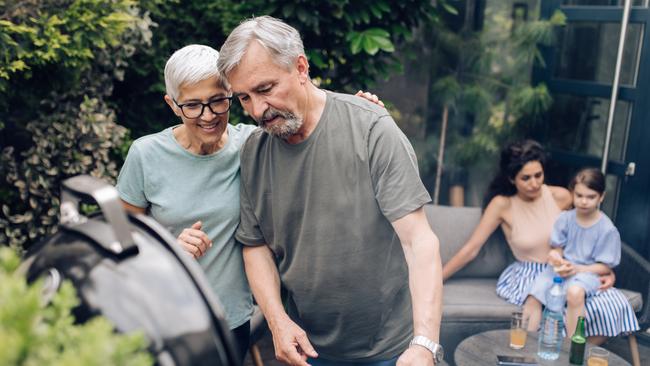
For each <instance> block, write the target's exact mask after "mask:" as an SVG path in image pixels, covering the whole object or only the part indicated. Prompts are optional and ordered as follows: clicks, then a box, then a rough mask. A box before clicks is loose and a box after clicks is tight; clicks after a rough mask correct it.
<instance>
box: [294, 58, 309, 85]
mask: <svg viewBox="0 0 650 366" xmlns="http://www.w3.org/2000/svg"><path fill="white" fill-rule="evenodd" d="M296 70H297V71H298V78H299V79H300V83H301V84H304V83H305V82H306V81H308V80H309V61H307V56H305V55H300V56H298V59H297V60H296Z"/></svg>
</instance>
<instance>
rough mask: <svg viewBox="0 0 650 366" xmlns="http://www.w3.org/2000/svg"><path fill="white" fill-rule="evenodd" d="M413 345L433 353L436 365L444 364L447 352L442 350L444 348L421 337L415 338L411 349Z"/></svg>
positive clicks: (410, 344) (411, 343)
mask: <svg viewBox="0 0 650 366" xmlns="http://www.w3.org/2000/svg"><path fill="white" fill-rule="evenodd" d="M413 345H417V346H422V347H424V348H426V349H428V350H429V351H431V353H432V354H433V363H434V364H435V365H437V364H439V363H440V362H442V359H443V357H444V355H445V352H444V350H443V349H442V346H441V345H439V344H438V343H436V342H434V341H432V340H430V339H429V338H427V337H425V336H421V335H419V336H415V337H414V338H413V339H412V340H411V342H410V343H409V347H410V346H413Z"/></svg>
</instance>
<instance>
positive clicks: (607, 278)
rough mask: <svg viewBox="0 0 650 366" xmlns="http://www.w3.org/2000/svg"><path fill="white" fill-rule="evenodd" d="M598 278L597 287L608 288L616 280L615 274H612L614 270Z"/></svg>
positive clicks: (600, 288)
mask: <svg viewBox="0 0 650 366" xmlns="http://www.w3.org/2000/svg"><path fill="white" fill-rule="evenodd" d="M599 279H600V287H599V288H598V289H599V290H608V289H610V288H611V287H612V286H614V282H616V275H615V274H614V271H611V272H609V274H606V275H602V276H600V277H599Z"/></svg>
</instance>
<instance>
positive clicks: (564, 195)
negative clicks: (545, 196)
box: [548, 186, 573, 210]
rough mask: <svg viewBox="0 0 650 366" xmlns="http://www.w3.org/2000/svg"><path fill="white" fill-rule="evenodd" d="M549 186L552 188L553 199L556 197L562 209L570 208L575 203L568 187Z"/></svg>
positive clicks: (556, 201)
mask: <svg viewBox="0 0 650 366" xmlns="http://www.w3.org/2000/svg"><path fill="white" fill-rule="evenodd" d="M548 188H549V189H550V190H551V194H552V195H553V199H555V203H557V206H558V207H559V208H560V209H562V210H568V209H570V208H571V206H572V205H573V197H572V196H571V192H570V191H569V190H568V189H566V188H564V187H560V186H548Z"/></svg>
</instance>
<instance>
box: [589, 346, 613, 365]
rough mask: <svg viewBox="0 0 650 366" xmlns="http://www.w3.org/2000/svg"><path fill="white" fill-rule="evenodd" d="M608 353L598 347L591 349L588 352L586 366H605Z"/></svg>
mask: <svg viewBox="0 0 650 366" xmlns="http://www.w3.org/2000/svg"><path fill="white" fill-rule="evenodd" d="M608 358H609V351H607V350H606V349H604V348H600V347H593V348H591V349H590V350H589V358H587V366H607V359H608Z"/></svg>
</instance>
